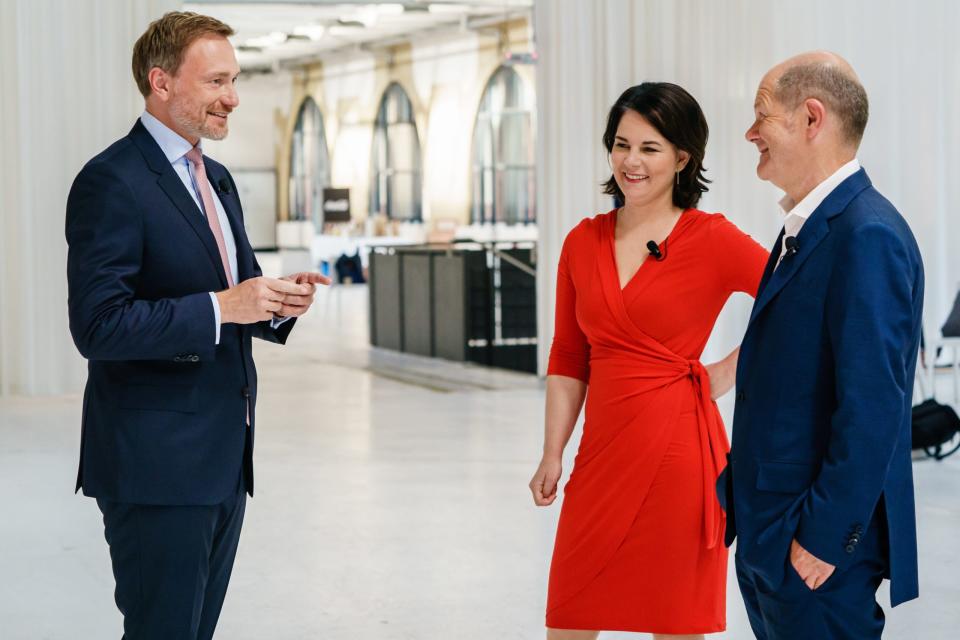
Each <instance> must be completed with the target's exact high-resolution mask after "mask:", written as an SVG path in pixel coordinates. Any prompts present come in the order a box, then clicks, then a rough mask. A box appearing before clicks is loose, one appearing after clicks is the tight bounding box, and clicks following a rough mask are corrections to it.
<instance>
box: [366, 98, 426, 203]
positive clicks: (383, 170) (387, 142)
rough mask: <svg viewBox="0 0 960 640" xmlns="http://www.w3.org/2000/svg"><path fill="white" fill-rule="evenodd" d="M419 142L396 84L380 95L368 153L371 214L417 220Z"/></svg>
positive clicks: (410, 113)
mask: <svg viewBox="0 0 960 640" xmlns="http://www.w3.org/2000/svg"><path fill="white" fill-rule="evenodd" d="M420 184H421V181H420V139H419V138H418V137H417V125H416V122H414V119H413V105H412V104H411V103H410V98H409V97H407V93H406V92H405V91H404V90H403V87H401V86H400V85H399V84H397V83H393V84H391V85H390V86H388V87H387V89H386V91H384V92H383V97H382V98H381V99H380V108H379V109H378V110H377V119H376V121H375V122H374V127H373V148H372V149H371V152H370V212H371V213H382V214H384V215H386V216H387V217H388V218H391V219H395V220H407V221H419V220H421V219H422V214H421V199H422V193H421V186H420Z"/></svg>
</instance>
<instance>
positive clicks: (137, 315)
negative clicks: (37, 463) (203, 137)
mask: <svg viewBox="0 0 960 640" xmlns="http://www.w3.org/2000/svg"><path fill="white" fill-rule="evenodd" d="M204 164H205V166H206V171H207V175H208V176H209V178H210V182H211V184H213V185H217V184H220V181H221V180H227V181H228V182H229V184H230V187H231V188H230V192H229V193H226V192H225V191H221V192H220V193H219V197H220V201H221V202H222V203H223V207H224V209H225V211H226V213H227V216H228V218H229V219H230V226H231V229H232V231H233V235H234V237H235V238H236V245H237V266H238V271H239V279H240V281H243V280H246V279H248V278H253V277H256V276H259V275H260V274H261V272H260V267H259V265H258V264H257V262H256V259H255V258H254V255H253V249H252V248H251V247H250V243H249V242H248V241H247V237H246V233H245V232H244V228H243V211H242V209H241V208H240V201H239V199H238V197H237V189H236V185H235V184H234V183H233V179H232V178H231V177H230V174H229V173H228V172H227V170H226V169H225V168H224V167H223V166H222V165H220V164H218V163H216V162H214V161H213V160H211V159H209V158H204ZM66 235H67V243H68V244H69V255H68V259H67V278H68V282H69V312H70V331H71V333H72V335H73V340H74V343H75V344H76V345H77V348H78V349H79V350H80V353H81V354H82V355H83V357H84V358H86V359H87V360H88V361H89V364H88V379H87V385H86V390H85V392H84V398H83V427H82V435H81V445H80V469H79V473H78V478H77V489H79V488H80V487H83V492H84V494H86V495H88V496H94V497H97V498H103V499H107V500H113V501H118V502H131V503H140V504H166V505H177V504H181V505H197V504H216V503H219V502H221V501H223V500H224V499H226V498H227V497H229V496H230V495H232V493H233V492H235V491H236V490H237V489H238V487H239V482H240V478H241V468H242V466H244V465H245V466H246V471H247V473H246V474H245V477H246V483H247V484H246V489H247V491H248V492H249V493H250V494H251V495H253V469H252V449H253V424H252V423H253V421H254V416H255V412H254V408H255V404H256V397H257V373H256V369H255V368H254V364H253V357H252V354H251V338H252V337H253V336H257V337H260V338H263V339H266V340H271V341H274V342H281V343H282V342H284V341H285V340H286V336H287V334H288V333H289V332H290V329H291V328H292V326H293V320H290V321H287V322H286V323H284V324H282V325H280V327H278V328H277V329H276V330H274V329H272V328H271V327H270V323H268V322H264V323H258V324H254V325H238V324H224V325H222V326H221V332H220V343H219V345H218V344H215V340H216V337H215V330H216V324H215V320H214V311H213V304H212V301H211V300H210V295H209V292H210V291H220V290H223V289H226V288H227V280H226V274H225V273H224V270H223V264H222V262H221V259H220V254H219V251H218V249H217V245H216V241H215V240H214V237H213V234H212V233H211V231H210V228H209V227H208V226H207V222H206V219H205V218H204V217H203V214H202V213H201V212H200V210H199V208H198V207H197V204H196V202H195V201H194V200H193V198H192V197H191V196H190V194H189V192H188V191H187V189H186V188H185V187H184V185H183V182H181V180H180V178H179V177H178V176H177V174H176V172H175V171H174V170H173V167H172V166H171V165H170V162H169V161H168V160H167V158H166V157H165V156H164V154H163V152H162V151H161V149H160V147H159V145H158V144H157V143H156V142H155V141H154V139H153V137H152V136H151V135H150V134H149V133H148V132H147V130H146V129H145V128H144V127H143V125H142V124H141V123H140V121H139V120H138V121H137V123H136V124H135V125H134V127H133V129H132V130H131V131H130V133H129V135H127V136H126V137H125V138H123V139H121V140H119V141H117V142H116V143H114V144H113V145H111V146H110V147H109V148H108V149H106V150H105V151H103V152H102V153H100V154H99V155H98V156H96V157H95V158H93V159H92V160H91V161H90V162H88V163H87V164H86V166H84V168H83V169H82V170H81V171H80V174H79V175H78V176H77V178H76V180H75V181H74V183H73V187H72V188H71V190H70V195H69V198H68V200H67V217H66ZM248 401H249V407H250V420H251V425H250V427H249V428H248V427H247V426H246V412H247V403H248Z"/></svg>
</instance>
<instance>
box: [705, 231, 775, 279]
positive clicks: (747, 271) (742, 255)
mask: <svg viewBox="0 0 960 640" xmlns="http://www.w3.org/2000/svg"><path fill="white" fill-rule="evenodd" d="M714 225H715V226H714V230H713V236H714V237H713V243H712V245H713V249H714V251H716V252H717V260H716V263H717V264H718V265H719V268H718V271H719V274H720V277H721V278H722V280H723V286H725V287H726V288H727V290H728V291H730V292H731V293H733V292H735V291H739V292H742V293H747V294H750V295H751V296H753V297H756V295H757V289H758V288H759V286H760V279H761V278H762V277H763V271H764V269H765V268H766V266H767V260H768V259H769V258H770V252H769V251H767V250H766V249H764V248H763V246H761V245H760V244H759V243H757V241H756V240H754V239H753V238H752V237H750V236H749V235H748V234H746V233H744V232H743V231H741V230H740V228H739V227H737V225H735V224H733V223H732V222H730V221H729V220H727V219H726V218H725V217H724V216H722V215H717V216H716V221H715V223H714Z"/></svg>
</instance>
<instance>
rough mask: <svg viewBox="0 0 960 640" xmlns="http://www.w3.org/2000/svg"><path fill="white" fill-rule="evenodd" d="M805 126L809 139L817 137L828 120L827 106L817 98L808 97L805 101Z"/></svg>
mask: <svg viewBox="0 0 960 640" xmlns="http://www.w3.org/2000/svg"><path fill="white" fill-rule="evenodd" d="M803 117H804V121H803V124H804V128H805V129H806V135H807V139H808V140H813V139H814V138H816V137H817V135H818V134H819V133H820V131H822V130H823V127H824V125H825V124H826V121H827V108H826V107H825V106H823V103H822V102H820V101H819V100H817V99H816V98H807V99H806V100H804V101H803Z"/></svg>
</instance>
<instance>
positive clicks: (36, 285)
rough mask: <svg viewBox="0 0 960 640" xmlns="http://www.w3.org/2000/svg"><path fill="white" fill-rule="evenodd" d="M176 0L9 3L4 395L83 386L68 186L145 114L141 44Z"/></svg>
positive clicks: (0, 203) (2, 127)
mask: <svg viewBox="0 0 960 640" xmlns="http://www.w3.org/2000/svg"><path fill="white" fill-rule="evenodd" d="M180 4H181V3H180V2H179V1H176V0H133V1H130V0H75V1H74V0H71V1H70V2H64V1H62V0H0V395H5V394H11V393H25V394H53V393H63V392H68V391H76V390H78V389H80V388H81V384H82V381H83V377H84V374H83V361H82V360H81V359H80V357H79V355H78V354H77V352H76V349H74V347H73V343H72V341H71V339H70V334H69V331H68V328H67V285H66V242H65V240H64V236H63V221H64V210H65V205H66V200H67V192H68V191H69V189H70V184H71V182H72V181H73V178H74V176H75V175H76V174H77V172H78V171H79V170H80V167H82V166H83V164H84V163H85V162H86V161H87V160H89V159H90V158H91V157H92V156H93V155H95V154H96V153H97V152H99V151H100V150H101V149H103V148H105V147H106V146H107V145H108V144H110V143H111V142H112V141H113V140H116V139H117V138H119V137H120V136H122V135H124V134H125V133H126V132H127V131H128V130H129V128H130V126H131V125H132V124H133V121H134V119H135V118H136V117H137V115H138V114H139V112H140V111H141V110H142V109H143V99H142V98H141V97H140V94H139V93H138V92H137V89H136V86H135V84H134V81H133V76H132V74H131V71H130V56H131V52H132V49H133V43H134V42H135V41H136V39H137V38H138V37H139V36H140V34H141V33H143V31H144V29H146V26H147V24H149V22H150V21H151V20H153V19H155V18H157V17H159V16H160V15H162V14H163V13H164V12H166V11H171V10H174V9H177V8H179V7H180Z"/></svg>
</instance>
